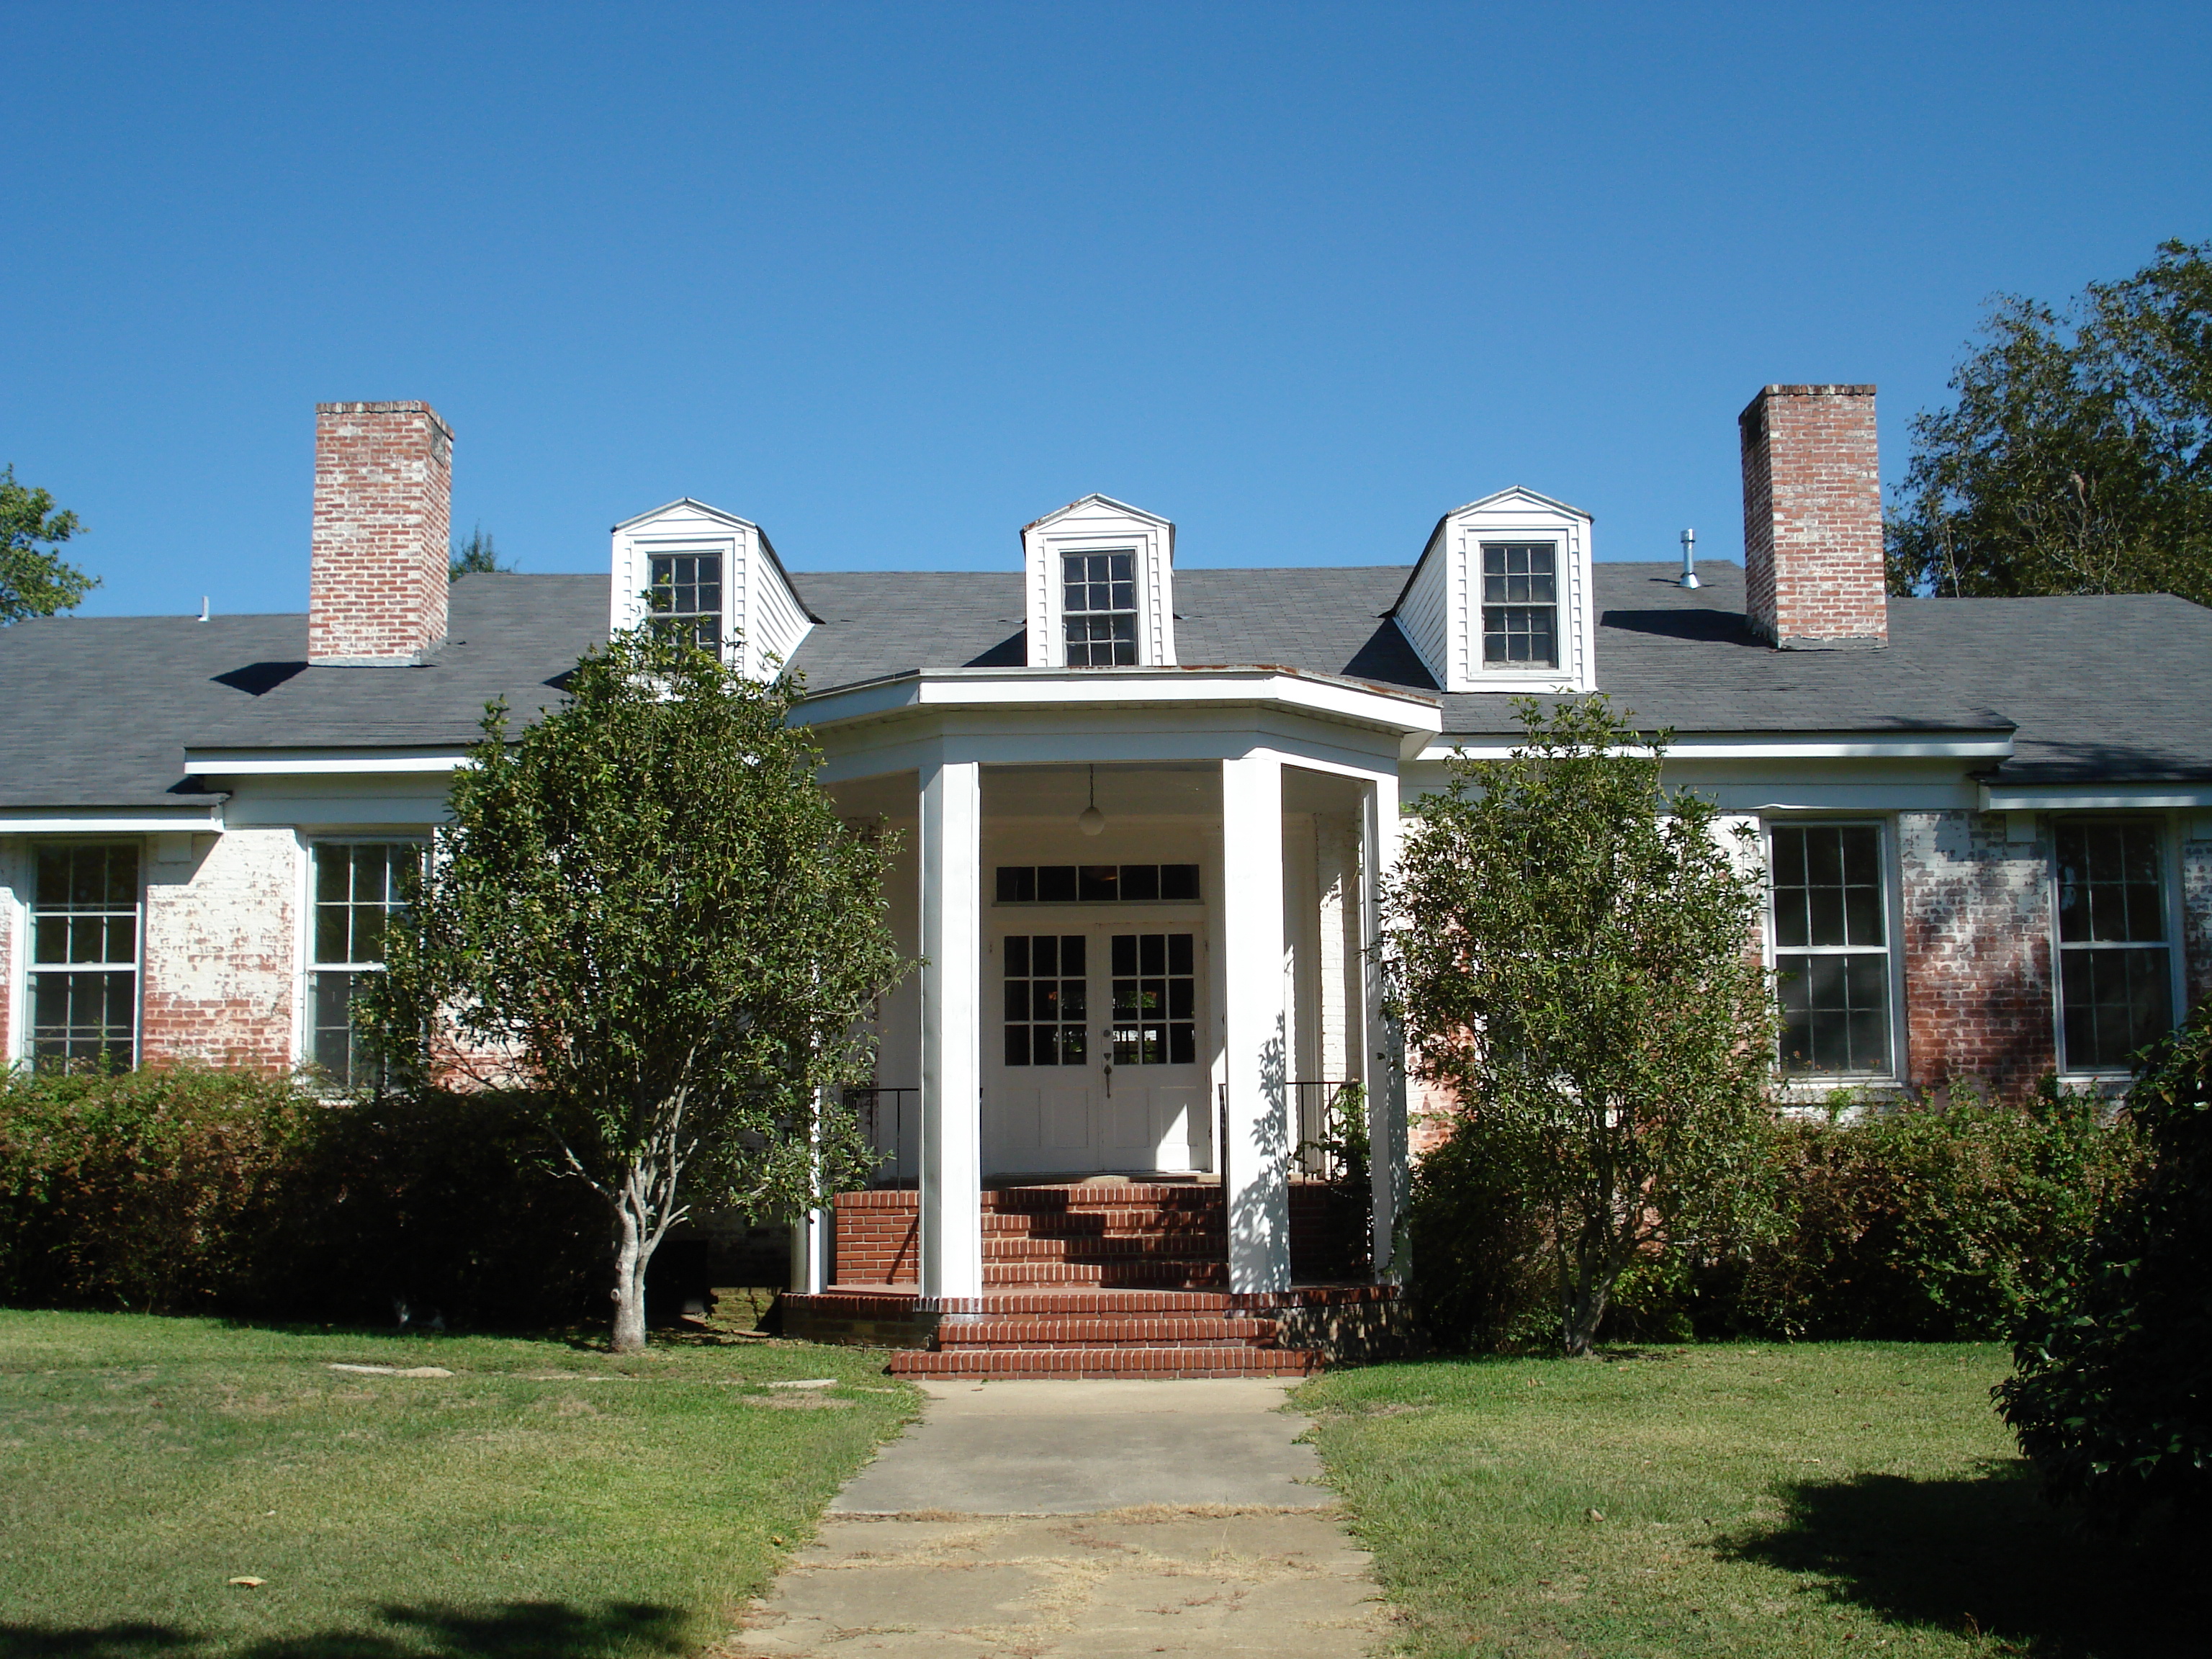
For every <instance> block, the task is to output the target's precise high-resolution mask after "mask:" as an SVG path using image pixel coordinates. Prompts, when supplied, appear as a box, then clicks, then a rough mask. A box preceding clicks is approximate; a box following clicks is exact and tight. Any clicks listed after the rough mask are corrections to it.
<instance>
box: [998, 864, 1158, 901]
mask: <svg viewBox="0 0 2212 1659" xmlns="http://www.w3.org/2000/svg"><path fill="white" fill-rule="evenodd" d="M995 891H996V894H997V897H998V902H1000V903H1001V904H1125V903H1132V902H1143V901H1146V900H1151V899H1160V900H1165V901H1169V902H1180V903H1185V904H1190V903H1195V902H1197V900H1198V866H1196V865H1194V864H1002V865H1000V866H999V867H998V884H997V887H996V889H995Z"/></svg>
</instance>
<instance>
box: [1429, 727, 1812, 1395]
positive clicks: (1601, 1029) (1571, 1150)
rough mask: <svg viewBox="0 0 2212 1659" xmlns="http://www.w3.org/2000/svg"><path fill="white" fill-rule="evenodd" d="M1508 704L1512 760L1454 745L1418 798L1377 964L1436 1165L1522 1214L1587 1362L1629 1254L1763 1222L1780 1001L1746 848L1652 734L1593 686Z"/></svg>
mask: <svg viewBox="0 0 2212 1659" xmlns="http://www.w3.org/2000/svg"><path fill="white" fill-rule="evenodd" d="M1516 712H1517V714H1518V715H1519V718H1520V720H1521V721H1522V726H1523V728H1524V737H1523V739H1522V743H1521V744H1520V746H1518V747H1517V748H1516V749H1515V750H1513V751H1512V754H1511V756H1510V758H1508V759H1505V760H1502V761H1472V760H1468V759H1467V758H1465V757H1454V758H1453V759H1452V760H1451V761H1449V763H1447V767H1448V771H1449V787H1447V788H1446V789H1445V790H1444V791H1443V793H1438V794H1434V795H1431V796H1429V797H1427V798H1426V799H1423V800H1422V801H1420V802H1419V804H1418V805H1416V806H1415V807H1414V808H1413V823H1412V824H1411V825H1410V826H1409V829H1408V831H1407V836H1406V837H1405V843H1404V848H1403V851H1402V854H1401V857H1400V860H1399V865H1398V869H1397V873H1396V874H1395V877H1394V878H1392V880H1391V881H1390V883H1389V886H1388V889H1387V895H1386V905H1387V915H1388V918H1389V931H1388V933H1387V936H1386V941H1385V948H1386V959H1387V964H1388V969H1389V977H1390V984H1391V987H1392V1000H1393V1003H1394V1006H1395V1011H1396V1012H1397V1015H1398V1017H1399V1018H1400V1019H1401V1020H1402V1021H1403V1023H1404V1026H1405V1030H1406V1035H1407V1042H1408V1048H1409V1050H1410V1053H1411V1056H1412V1063H1413V1068H1414V1070H1415V1072H1416V1073H1417V1075H1419V1077H1420V1078H1422V1079H1424V1080H1425V1081H1427V1082H1429V1083H1431V1084H1434V1085H1439V1086H1440V1087H1442V1088H1443V1089H1444V1090H1446V1091H1449V1093H1450V1094H1451V1095H1452V1097H1454V1099H1455V1101H1456V1102H1457V1110H1456V1112H1455V1115H1454V1118H1453V1125H1452V1129H1451V1133H1452V1134H1453V1136H1454V1137H1455V1140H1456V1141H1457V1143H1458V1144H1457V1145H1456V1146H1455V1147H1454V1149H1453V1150H1454V1152H1455V1153H1456V1154H1458V1156H1456V1157H1455V1158H1447V1159H1443V1160H1438V1161H1437V1167H1438V1168H1439V1169H1445V1170H1450V1169H1458V1170H1467V1171H1469V1172H1474V1173H1479V1174H1480V1176H1481V1178H1482V1182H1483V1185H1484V1186H1485V1188H1486V1190H1489V1191H1492V1192H1498V1191H1503V1192H1506V1193H1510V1194H1516V1195H1517V1199H1518V1201H1520V1202H1522V1203H1525V1204H1526V1205H1528V1206H1529V1208H1530V1210H1531V1212H1533V1214H1534V1218H1535V1219H1536V1220H1537V1222H1538V1223H1539V1224H1540V1225H1538V1227H1537V1229H1536V1231H1537V1234H1538V1236H1540V1237H1541V1238H1542V1239H1543V1240H1544V1243H1545V1248H1546V1249H1547V1251H1548V1253H1549V1255H1550V1257H1551V1261H1552V1267H1553V1273H1554V1274H1555V1284H1556V1289H1557V1296H1558V1304H1557V1305H1558V1319H1559V1326H1558V1328H1559V1338H1560V1340H1561V1341H1562V1343H1563V1344H1564V1346H1565V1348H1566V1351H1567V1352H1569V1353H1571V1354H1587V1353H1588V1352H1589V1351H1590V1346H1591V1343H1592V1341H1593V1340H1594V1339H1595V1335H1596V1333H1597V1328H1598V1325H1599V1322H1600V1321H1601V1320H1602V1319H1603V1317H1604V1316H1605V1310H1606V1307H1607V1301H1608V1299H1609V1298H1610V1297H1611V1295H1612V1293H1613V1286H1614V1285H1615V1284H1616V1283H1617V1282H1618V1280H1619V1279H1620V1276H1621V1274H1622V1273H1624V1272H1625V1271H1626V1269H1627V1268H1628V1267H1630V1266H1631V1265H1632V1263H1634V1262H1635V1261H1638V1259H1639V1258H1640V1257H1644V1256H1647V1255H1650V1254H1651V1253H1653V1252H1656V1251H1661V1250H1664V1249H1669V1248H1672V1247H1674V1246H1675V1245H1677V1244H1678V1243H1682V1242H1684V1241H1685V1240H1686V1239H1687V1238H1688V1237H1692V1236H1693V1235H1696V1234H1699V1233H1704V1232H1723V1231H1724V1232H1726V1233H1727V1234H1729V1235H1731V1236H1735V1237H1741V1236H1744V1235H1745V1233H1746V1232H1747V1231H1755V1217H1756V1212H1757V1211H1758V1210H1759V1207H1760V1206H1761V1203H1762V1199H1761V1194H1762V1193H1763V1192H1764V1191H1765V1180H1764V1178H1763V1170H1765V1158H1764V1157H1763V1148H1764V1146H1765V1130H1766V1127H1767V1125H1768V1122H1769V1121H1770V1118H1769V1103H1768V1097H1769V1073H1770V1072H1771V1066H1772V1056H1773V1054H1774V1046H1773V1044H1774V1026H1773V1021H1774V1009H1775V1005H1774V999H1773V995H1772V992H1771V988H1770V987H1769V985H1768V982H1767V975H1766V974H1765V970H1764V969H1762V967H1761V966H1760V963H1759V958H1758V956H1757V954H1756V951H1755V945H1754V940H1755V937H1756V936H1755V934H1754V933H1753V924H1754V921H1755V920H1756V918H1757V915H1758V913H1759V879H1758V878H1757V877H1756V876H1755V875H1753V874H1751V873H1749V872H1748V867H1749V866H1751V865H1752V864H1753V860H1751V859H1750V858H1749V857H1748V856H1747V855H1746V854H1748V852H1749V851H1750V850H1751V849H1750V848H1737V849H1735V851H1734V852H1733V853H1732V851H1731V848H1729V845H1728V844H1727V842H1726V840H1725V839H1724V838H1723V836H1722V835H1721V834H1719V833H1718V828H1719V827H1718V825H1717V823H1716V822H1715V811H1714V808H1713V805H1712V804H1711V802H1710V801H1708V800H1706V799H1703V798H1701V797H1699V796H1697V795H1693V794H1688V793H1675V794H1671V795H1670V794H1668V793H1665V792H1664V791H1663V789H1662V787H1661V781H1660V765H1661V760H1662V755H1663V752H1664V745H1665V743H1666V737H1665V735H1664V734H1662V735H1661V736H1659V737H1657V738H1652V739H1650V740H1646V739H1645V738H1643V737H1641V736H1640V735H1639V734H1638V732H1636V730H1635V729H1634V728H1633V726H1631V725H1630V724H1629V723H1628V721H1627V720H1626V718H1624V717H1623V716H1621V715H1619V714H1616V713H1615V712H1614V711H1613V708H1612V707H1611V706H1610V705H1609V704H1608V703H1607V701H1606V700H1605V699H1604V698H1602V697H1591V698H1589V699H1587V700H1584V701H1581V702H1562V703H1560V704H1559V705H1558V706H1557V708H1555V709H1554V711H1553V713H1551V714H1548V715H1547V714H1544V713H1543V712H1542V710H1541V708H1540V706H1539V705H1538V704H1537V703H1536V702H1534V700H1527V701H1524V702H1521V703H1519V704H1517V705H1516ZM1742 833H1743V834H1745V835H1746V836H1748V835H1749V834H1750V833H1751V832H1749V831H1748V830H1746V831H1744V832H1742Z"/></svg>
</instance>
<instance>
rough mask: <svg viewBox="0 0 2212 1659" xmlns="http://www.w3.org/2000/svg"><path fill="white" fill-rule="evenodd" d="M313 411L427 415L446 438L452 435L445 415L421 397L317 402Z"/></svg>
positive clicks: (350, 413)
mask: <svg viewBox="0 0 2212 1659" xmlns="http://www.w3.org/2000/svg"><path fill="white" fill-rule="evenodd" d="M315 413H316V414H317V415H318V416H322V415H428V416H429V417H430V418H431V419H432V420H434V421H435V422H437V423H438V427H439V429H440V430H441V431H442V432H443V433H444V434H445V435H447V437H448V438H450V437H452V436H453V428H452V427H451V426H449V425H447V422H446V417H445V416H442V415H441V414H439V413H438V411H437V410H435V409H433V408H431V407H430V405H429V404H426V403H424V402H423V401H422V399H421V398H401V399H399V400H398V401H397V402H393V403H380V404H379V403H349V404H316V405H315Z"/></svg>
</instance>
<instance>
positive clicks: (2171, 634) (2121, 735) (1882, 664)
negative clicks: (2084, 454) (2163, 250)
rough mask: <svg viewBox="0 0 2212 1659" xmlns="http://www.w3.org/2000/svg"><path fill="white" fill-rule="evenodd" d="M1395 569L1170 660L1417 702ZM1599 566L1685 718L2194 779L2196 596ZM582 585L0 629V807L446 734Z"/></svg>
mask: <svg viewBox="0 0 2212 1659" xmlns="http://www.w3.org/2000/svg"><path fill="white" fill-rule="evenodd" d="M1674 574H1675V572H1674V567H1673V566H1672V565H1659V564H1600V565H1598V566H1597V567H1596V568H1595V579H1596V599H1597V606H1598V631H1597V663H1598V680H1599V683H1600V684H1601V685H1602V686H1603V687H1604V688H1605V689H1606V690H1607V691H1608V692H1610V693H1612V694H1613V696H1614V698H1615V699H1616V700H1617V701H1618V702H1620V703H1621V704H1623V705H1624V706H1626V707H1627V708H1632V709H1634V710H1635V711H1636V713H1637V714H1638V716H1639V717H1640V718H1641V719H1642V720H1643V721H1644V723H1645V724H1647V725H1648V726H1672V727H1673V728H1674V729H1675V730H1676V731H1678V732H1777V733H1780V732H1906V731H1932V732H1943V731H1971V730H1981V731H1987V730H1990V729H1991V728H2003V727H2007V726H2017V727H2018V728H2019V730H2018V734H2017V736H2016V738H2015V747H2016V750H2017V757H2016V758H2015V759H2014V760H2013V761H2011V762H2008V763H2006V764H2005V766H2004V767H2003V768H2002V775H2003V776H2004V777H2005V778H2007V779H2008V780H2012V779H2017V780H2020V781H2031V780H2033V781H2065V780H2090V779H2106V780H2113V781H2120V780H2126V781H2180V780H2212V723H2208V720H2207V719H2206V714H2205V711H2206V710H2207V709H2212V611H2207V610H2204V609H2203V608H2201V607H2199V606H2197V605H2191V604H2189V603H2187V602H2186V601H2185V600H2181V599H2168V598H2164V597H2160V596H2155V595H2149V596H2130V597H2123V598H2111V599H1921V600H1897V601H1893V602H1892V603H1891V605H1890V639H1891V644H1890V647H1889V648H1888V649H1887V650H1886V651H1867V650H1838V651H1786V652H1784V651H1774V650H1771V649H1769V648H1768V647H1765V645H1763V644H1761V643H1759V641H1756V640H1755V639H1753V637H1752V635H1750V633H1749V631H1748V630H1747V629H1746V627H1745V626H1744V623H1743V617H1742V611H1743V577H1742V573H1741V571H1740V570H1739V569H1737V568H1735V566H1733V565H1728V564H1720V563H1711V564H1707V565H1705V566H1703V567H1702V568H1701V573H1700V574H1702V575H1703V576H1704V577H1705V582H1706V586H1704V587H1703V588H1700V589H1698V590H1696V591H1694V592H1686V591H1684V590H1683V589H1681V588H1680V587H1678V586H1675V585H1674ZM1406 576H1407V567H1405V566H1402V565H1396V566H1391V565H1369V566H1360V567H1356V568H1340V569H1286V570H1182V571H1178V572H1177V573H1176V611H1177V620H1176V647H1177V652H1176V654H1177V655H1178V656H1179V657H1180V658H1181V659H1182V661H1183V662H1184V663H1186V664H1225V665H1226V664H1267V665H1281V666H1285V667H1289V668H1295V669H1298V670H1301V671H1306V672H1309V673H1322V674H1334V675H1344V676H1348V677H1350V678H1356V679H1364V680H1370V681H1375V682H1377V683H1380V684H1391V685H1400V686H1407V687H1411V688H1413V689H1416V690H1424V691H1430V692H1433V691H1434V690H1436V686H1435V683H1434V682H1433V681H1432V680H1431V678H1430V677H1429V675H1428V673H1427V671H1425V669H1424V668H1423V667H1422V666H1421V665H1420V661H1419V659H1418V658H1416V657H1415V656H1414V654H1413V651H1412V649H1411V648H1410V647H1408V646H1407V644H1406V642H1405V640H1404V639H1403V638H1402V636H1401V635H1399V633H1398V630H1397V626H1396V624H1395V623H1392V622H1389V621H1388V620H1387V619H1386V616H1385V613H1386V612H1387V611H1389V608H1390V606H1391V605H1392V604H1393V602H1394V601H1395V599H1396V598H1397V596H1398V592H1399V590H1400V589H1401V587H1402V586H1403V585H1404V583H1405V580H1406ZM795 580H796V582H797V584H798V586H799V590H800V592H802V593H803V594H804V595H805V599H806V602H807V604H808V605H810V606H811V607H812V609H813V611H815V613H816V614H817V616H819V617H821V618H822V619H823V621H822V623H821V625H820V626H818V627H817V628H816V629H814V631H813V632H812V633H811V635H809V636H808V637H807V639H806V641H805V644H803V645H802V646H801V647H799V652H798V653H797V655H796V656H795V658H794V659H793V667H795V668H797V669H798V670H799V671H802V672H803V673H805V676H806V678H807V683H808V684H809V685H810V686H811V688H812V689H814V690H817V691H819V690H829V689H831V688H834V687H836V686H840V685H848V684H854V682H856V681H860V680H869V679H878V678H883V677H884V676H886V675H893V674H898V673H903V672H913V671H939V670H944V669H948V668H957V667H993V666H1000V667H1018V666H1019V665H1021V661H1022V654H1023V647H1022V637H1023V621H1022V610H1021V593H1022V583H1021V578H1020V576H1019V574H1017V573H1013V572H1005V573H999V572H959V571H951V572H926V573H914V572H899V571H864V572H847V573H823V572H811V571H802V572H799V573H797V574H796V576H795ZM606 615H607V579H606V578H605V577H604V576H520V575H518V576H496V575H478V576H471V577H469V578H468V579H467V580H464V581H462V582H460V583H458V584H456V586H454V588H453V610H452V619H451V630H452V631H451V634H450V636H449V637H448V639H447V642H446V644H445V645H444V646H443V647H441V648H440V650H439V651H438V652H437V653H435V655H434V656H433V657H432V659H430V660H429V661H428V663H426V664H425V665H422V666H421V667H417V668H309V667H307V665H306V662H305V659H306V655H307V653H306V641H307V619H306V618H305V617H296V616H293V617H216V619H215V620H214V621H212V622H209V623H198V622H194V621H191V620H189V619H185V618H169V617H137V618H106V617H97V618H81V619H79V618H57V619H53V620H48V621H37V622H27V623H17V624H15V626H14V627H12V628H8V629H0V708H4V709H5V710H6V718H5V720H4V721H0V806H7V807H15V808H22V807H46V806H52V807H69V806H123V807H130V806H155V805H181V804H185V803H186V802H188V801H190V799H191V795H190V794H189V793H179V791H180V790H182V789H186V788H188V786H186V785H185V784H183V783H182V782H181V778H182V765H183V759H184V750H185V746H186V745H187V744H189V745H191V746H193V747H196V748H224V747H239V748H252V747H261V746H270V747H299V748H313V747H351V746H362V745H380V744H392V745H401V744H412V745H443V744H459V743H464V742H466V741H469V740H470V739H471V738H474V737H475V735H476V732H477V720H479V719H480V718H481V716H482V714H483V706H484V704H485V703H486V702H489V701H490V700H491V699H492V698H494V697H497V696H504V697H505V698H507V701H508V702H509V703H510V705H511V706H512V707H513V708H514V709H515V711H516V713H517V714H519V715H524V716H527V715H528V714H532V713H534V712H535V711H536V710H538V708H541V707H544V706H546V705H548V704H550V702H553V701H554V700H555V699H556V697H557V696H558V690H557V686H556V681H557V680H558V679H559V678H560V676H561V675H562V673H563V672H564V671H566V670H567V669H568V667H569V666H570V665H573V664H574V661H575V659H576V658H577V657H578V656H579V655H580V654H581V653H582V652H583V650H584V648H585V647H586V646H587V645H590V644H592V642H593V641H598V640H600V639H603V638H604V637H605V631H606ZM1511 702H1512V700H1511V699H1510V697H1507V696H1501V695H1498V694H1494V693H1492V694H1475V695H1462V696H1446V697H1444V698H1443V712H1444V730H1445V731H1446V732H1448V733H1449V732H1461V733H1466V734H1468V735H1477V734H1484V733H1491V732H1510V731H1512V730H1514V729H1516V728H1515V725H1514V721H1513V717H1512V710H1511Z"/></svg>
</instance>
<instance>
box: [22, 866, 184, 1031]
mask: <svg viewBox="0 0 2212 1659" xmlns="http://www.w3.org/2000/svg"><path fill="white" fill-rule="evenodd" d="M126 842H127V843H129V844H130V845H131V846H134V847H136V848H137V849H138V926H137V928H136V929H135V930H134V935H135V937H134V939H133V942H132V946H131V1066H133V1067H134V1068H135V1067H137V1066H143V1065H144V1064H145V1060H146V866H148V865H149V863H151V862H152V861H153V851H154V849H153V848H152V846H151V845H150V844H149V842H148V841H147V839H146V837H145V836H103V835H100V834H98V833H96V832H89V831H88V832H87V833H86V834H83V835H76V836H34V837H32V838H29V839H27V840H26V841H24V842H22V844H21V848H22V850H21V852H20V853H19V854H17V856H16V859H15V877H16V884H15V895H16V899H15V915H14V916H13V917H11V918H10V921H11V922H12V924H13V926H12V927H11V929H10V937H11V940H12V943H11V945H10V949H9V955H10V957H12V958H13V960H12V962H11V963H9V966H10V968H11V969H13V972H12V973H11V975H10V977H9V986H8V989H9V996H8V1008H9V1025H10V1026H11V1027H12V1028H13V1029H12V1030H10V1031H9V1042H10V1044H11V1046H10V1047H9V1049H8V1051H7V1052H8V1053H9V1054H10V1055H11V1056H12V1057H13V1058H14V1059H15V1060H16V1061H17V1062H19V1063H20V1064H21V1065H24V1066H29V1065H31V1064H32V1063H33V1061H34V1060H36V1059H37V1055H36V1054H34V1053H33V1048H34V1047H35V1043H34V1032H35V1030H36V1023H35V1022H34V1021H33V1018H32V1008H31V976H32V975H33V974H35V973H37V972H38V971H39V969H38V964H37V963H35V962H33V960H32V939H31V932H32V928H33V925H34V921H35V918H36V917H37V915H38V883H39V849H40V848H41V847H64V846H66V847H76V846H93V847H115V846H121V845H123V844H125V843H126Z"/></svg>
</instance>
